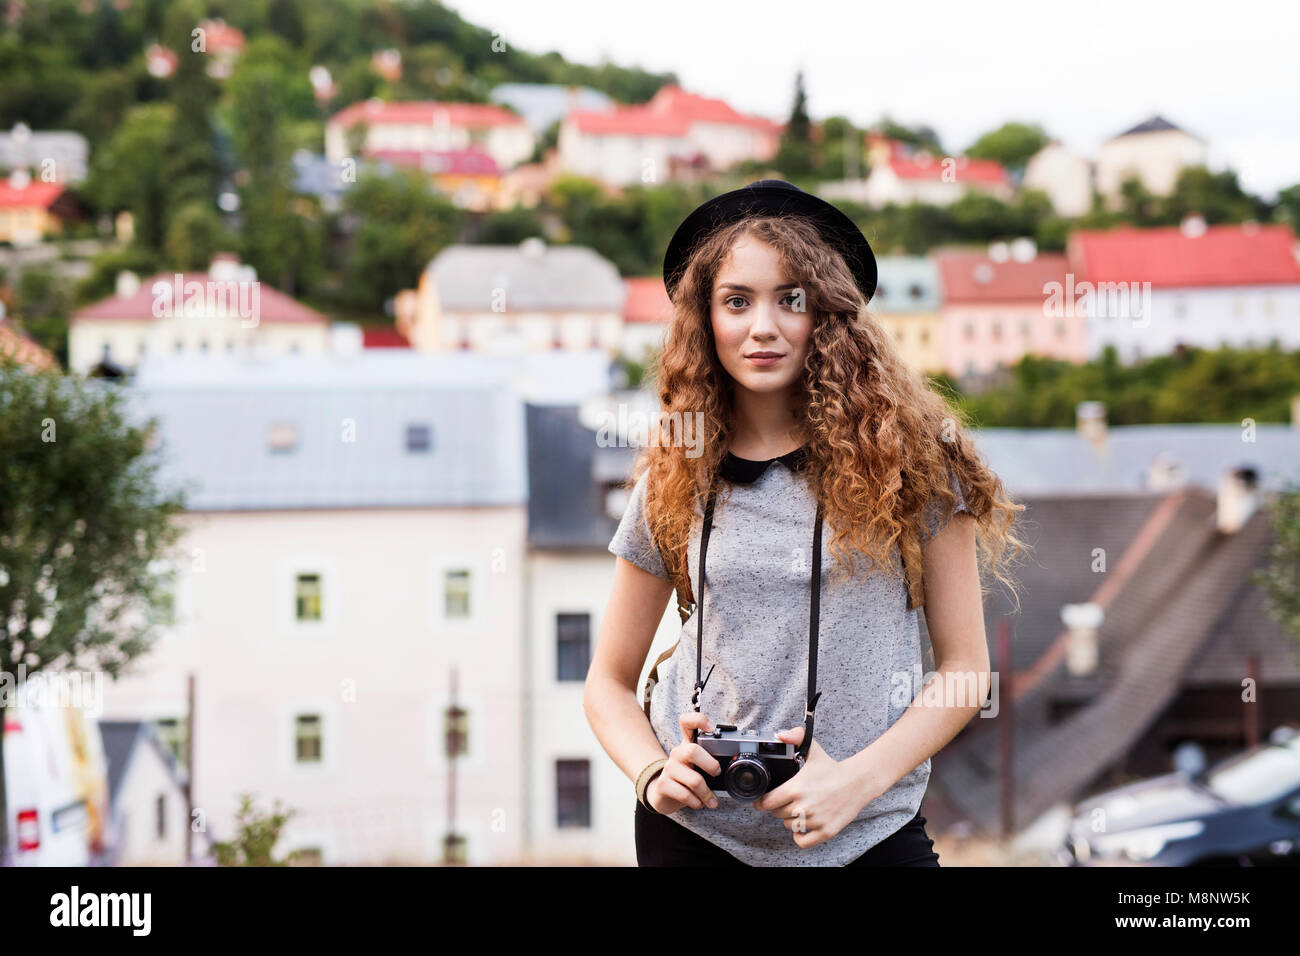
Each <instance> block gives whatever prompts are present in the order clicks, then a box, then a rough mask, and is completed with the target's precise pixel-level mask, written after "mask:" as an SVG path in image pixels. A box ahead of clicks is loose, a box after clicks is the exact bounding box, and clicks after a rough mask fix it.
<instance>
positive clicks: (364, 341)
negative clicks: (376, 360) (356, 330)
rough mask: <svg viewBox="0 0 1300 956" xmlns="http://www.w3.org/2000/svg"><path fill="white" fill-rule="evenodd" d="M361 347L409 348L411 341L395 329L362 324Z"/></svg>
mask: <svg viewBox="0 0 1300 956" xmlns="http://www.w3.org/2000/svg"><path fill="white" fill-rule="evenodd" d="M361 347H362V348H367V349H409V348H410V347H411V343H410V342H408V341H407V340H406V336H405V335H403V334H402V333H401V332H399V331H397V329H393V328H385V327H383V326H372V325H363V326H362V327H361Z"/></svg>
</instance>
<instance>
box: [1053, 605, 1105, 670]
mask: <svg viewBox="0 0 1300 956" xmlns="http://www.w3.org/2000/svg"><path fill="white" fill-rule="evenodd" d="M1103 617H1104V615H1103V614H1102V611H1101V606H1100V605H1098V604H1096V603H1094V602H1092V601H1089V602H1087V603H1086V604H1066V605H1065V606H1064V607H1062V608H1061V622H1062V623H1063V624H1064V625H1065V626H1066V627H1067V628H1068V629H1069V632H1070V636H1069V640H1068V643H1067V644H1066V648H1065V666H1066V669H1067V670H1068V671H1069V673H1070V676H1071V677H1091V676H1092V675H1093V674H1095V673H1097V661H1098V657H1099V654H1098V652H1097V628H1099V627H1101V622H1102V618H1103Z"/></svg>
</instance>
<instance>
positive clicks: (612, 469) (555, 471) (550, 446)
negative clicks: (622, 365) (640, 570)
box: [526, 405, 637, 552]
mask: <svg viewBox="0 0 1300 956" xmlns="http://www.w3.org/2000/svg"><path fill="white" fill-rule="evenodd" d="M526 416H527V423H528V487H529V498H528V543H529V545H530V546H532V547H534V548H543V549H588V550H594V551H600V552H604V550H605V547H606V545H608V544H609V539H610V538H612V537H613V536H614V531H615V529H616V528H617V527H618V520H617V519H616V518H613V517H611V516H610V515H609V514H608V513H606V511H605V495H606V492H607V491H608V490H610V488H611V487H612V486H616V485H622V484H623V483H624V481H625V479H626V478H627V476H628V474H629V473H630V472H631V469H632V464H633V459H634V458H635V455H636V451H637V449H636V448H633V447H630V446H629V447H617V446H611V447H602V446H600V445H599V444H597V433H596V432H595V431H593V430H592V429H590V428H588V427H587V426H585V425H584V424H582V422H581V420H580V417H579V410H578V408H577V406H570V407H568V408H565V407H559V406H553V407H549V408H546V407H541V406H536V405H530V406H528V407H527V409H526Z"/></svg>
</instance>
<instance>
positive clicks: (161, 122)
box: [85, 103, 175, 251]
mask: <svg viewBox="0 0 1300 956" xmlns="http://www.w3.org/2000/svg"><path fill="white" fill-rule="evenodd" d="M174 115H175V112H174V109H173V107H172V106H171V105H170V104H166V103H149V104H145V105H143V106H137V107H135V108H134V109H132V110H131V111H130V112H129V113H127V115H126V119H125V121H124V122H123V123H122V125H121V127H120V128H119V129H118V130H117V132H116V133H114V134H113V137H112V139H110V140H109V141H108V143H107V145H106V146H104V148H102V149H98V150H96V151H95V154H94V157H93V158H92V160H91V164H90V174H89V177H88V181H87V183H86V190H85V191H86V194H87V195H88V196H89V197H90V199H91V201H92V202H94V204H95V205H96V206H97V207H98V208H99V209H100V210H102V211H104V212H110V213H111V212H119V211H121V210H124V209H125V210H130V212H131V215H132V217H133V219H134V222H135V240H136V242H138V243H140V245H142V246H144V247H145V248H147V249H151V250H154V251H157V250H160V249H161V248H162V244H163V237H164V235H165V234H166V228H167V221H166V220H167V216H166V211H167V209H168V208H169V207H168V201H169V199H168V197H169V194H170V189H169V186H168V183H167V178H166V174H165V172H164V167H165V165H166V159H165V157H166V154H167V148H168V143H170V142H171V140H172V129H173V118H174Z"/></svg>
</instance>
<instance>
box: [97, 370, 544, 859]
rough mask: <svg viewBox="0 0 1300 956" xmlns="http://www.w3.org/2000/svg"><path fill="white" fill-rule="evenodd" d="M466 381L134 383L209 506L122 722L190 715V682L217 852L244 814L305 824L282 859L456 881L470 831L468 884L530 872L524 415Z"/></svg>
mask: <svg viewBox="0 0 1300 956" xmlns="http://www.w3.org/2000/svg"><path fill="white" fill-rule="evenodd" d="M467 364H469V365H472V366H474V367H472V368H469V369H467V370H466V372H465V373H462V374H457V373H456V372H455V370H454V368H452V366H451V365H450V364H449V363H446V362H442V361H439V360H437V359H435V358H433V357H429V356H419V355H415V354H411V353H388V352H380V353H375V352H367V353H363V354H360V355H355V356H351V357H327V358H315V359H312V358H303V357H299V358H292V357H281V358H278V359H275V360H266V361H252V360H250V361H237V360H231V361H229V362H226V361H220V360H217V361H212V360H208V361H199V360H196V359H190V360H185V359H177V360H171V361H151V362H148V363H145V364H144V365H143V366H142V367H141V369H140V370H139V373H138V377H137V380H136V382H135V384H134V385H133V387H132V389H131V390H130V391H129V392H128V393H127V394H128V395H130V396H131V400H132V402H133V407H134V408H136V409H137V410H138V412H139V413H140V414H141V415H142V416H157V417H158V419H159V422H160V437H161V439H162V441H163V453H164V455H165V458H166V462H167V466H166V469H165V471H164V478H165V480H166V481H167V482H168V483H169V484H172V483H184V482H193V483H194V484H193V486H192V487H191V491H190V495H189V501H188V511H187V513H186V514H185V516H184V526H185V536H184V540H183V542H182V545H181V548H180V553H179V572H180V580H179V582H178V586H177V604H178V621H177V624H176V626H175V627H174V628H172V629H170V630H169V631H168V633H166V634H165V635H164V636H163V637H162V638H161V639H160V641H159V643H158V644H157V645H156V646H155V647H154V649H153V650H152V651H151V652H150V653H149V654H148V655H147V656H145V657H144V658H142V659H140V660H139V661H138V662H137V664H136V665H135V666H134V667H133V668H132V670H131V672H130V673H129V674H127V675H125V676H124V677H123V678H121V679H120V680H118V681H116V682H113V683H111V684H109V685H108V686H107V687H106V690H105V697H106V702H105V713H106V715H108V716H110V717H116V718H120V719H136V720H139V719H165V718H172V719H175V718H178V717H183V715H184V714H185V710H186V706H185V700H186V696H185V695H186V679H187V677H188V675H190V674H193V675H195V678H196V708H197V711H196V713H197V716H196V726H195V728H194V741H193V745H194V753H195V758H194V760H195V767H194V771H195V772H194V786H195V803H196V806H197V807H198V808H199V809H200V810H201V811H202V814H203V817H204V819H205V820H206V827H207V829H208V833H209V834H210V835H211V836H212V837H213V838H214V839H223V840H224V839H229V838H230V836H231V835H232V832H233V827H234V815H235V812H236V809H237V807H238V800H239V795H240V794H241V793H244V792H250V793H253V794H255V796H256V799H257V804H258V806H259V807H260V808H261V809H263V810H269V809H270V807H271V802H272V800H273V799H279V800H280V801H282V803H283V805H285V806H287V807H290V808H293V809H294V810H296V811H297V814H296V815H295V816H294V817H293V818H291V819H290V821H289V822H288V824H287V825H286V827H285V830H284V832H283V837H282V841H281V844H280V846H279V847H278V852H280V853H284V852H288V851H290V850H295V849H301V850H305V851H308V852H309V853H311V854H313V855H314V856H316V857H317V858H319V859H320V860H321V861H322V862H325V863H373V864H377V863H386V862H406V863H429V862H438V861H439V860H440V859H442V855H443V841H444V838H445V837H446V835H447V834H448V832H449V831H451V830H453V829H454V831H455V832H456V833H458V834H459V835H460V836H461V837H462V838H463V840H464V844H463V848H464V849H463V854H464V859H465V860H466V861H467V862H469V863H471V864H489V863H503V862H507V861H511V860H517V859H518V858H519V857H520V855H521V853H522V852H523V850H524V845H525V843H524V841H525V829H524V815H525V812H526V809H527V808H528V807H529V799H528V794H527V793H526V788H525V771H524V767H525V754H524V752H523V745H522V739H523V737H522V726H523V718H524V714H523V709H522V701H523V681H524V676H525V672H524V668H523V660H522V649H523V646H524V642H523V640H522V635H523V633H524V616H523V606H524V605H523V597H524V592H523V587H524V567H525V562H524V556H525V533H526V516H525V508H524V502H525V496H526V476H525V472H524V467H523V448H524V432H523V416H522V411H521V408H522V406H521V403H520V401H519V398H518V396H517V395H516V394H515V393H514V391H513V390H512V388H511V387H510V379H509V376H508V375H506V374H500V375H495V376H494V375H491V374H487V373H485V371H484V369H483V368H482V366H481V363H467ZM453 675H454V680H455V681H456V684H455V689H454V691H453V687H452V681H453ZM453 702H454V704H455V705H457V706H459V707H460V708H463V710H464V714H463V717H460V718H458V717H455V715H454V714H450V713H449V708H450V707H451V706H452V705H453ZM453 721H454V723H455V724H456V725H458V727H459V730H460V731H461V732H463V733H464V735H465V736H464V738H463V740H464V750H463V753H461V754H460V755H458V756H457V757H456V758H455V759H454V760H452V759H451V758H450V757H449V755H448V752H447V748H448V736H447V731H448V729H449V724H450V723H451V722H453ZM453 817H454V824H453V823H452V822H451V821H452V819H453Z"/></svg>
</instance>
